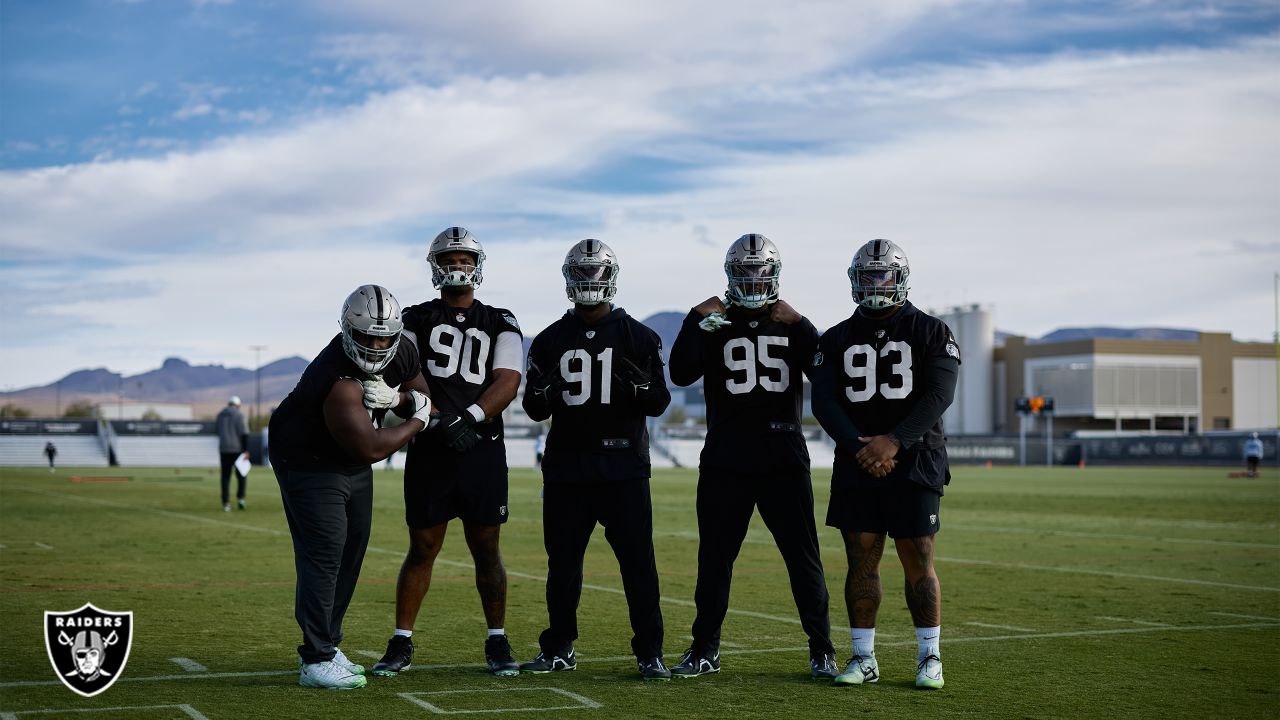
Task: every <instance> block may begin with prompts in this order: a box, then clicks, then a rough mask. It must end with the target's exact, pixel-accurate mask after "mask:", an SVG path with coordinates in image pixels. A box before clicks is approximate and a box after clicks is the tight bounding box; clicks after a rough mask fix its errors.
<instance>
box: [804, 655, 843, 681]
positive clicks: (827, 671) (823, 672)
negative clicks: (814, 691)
mask: <svg viewBox="0 0 1280 720" xmlns="http://www.w3.org/2000/svg"><path fill="white" fill-rule="evenodd" d="M839 674H840V668H838V667H836V655H835V653H822V654H821V655H814V656H813V657H811V658H809V677H812V678H813V679H814V680H834V679H835V678H836V676H837V675H839Z"/></svg>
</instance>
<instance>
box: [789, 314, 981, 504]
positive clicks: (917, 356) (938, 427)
mask: <svg viewBox="0 0 1280 720" xmlns="http://www.w3.org/2000/svg"><path fill="white" fill-rule="evenodd" d="M934 358H953V359H954V360H956V361H959V360H960V348H959V346H957V345H956V341H955V337H954V336H953V335H952V333H951V329H950V328H948V327H947V324H946V323H944V322H942V321H941V320H939V319H938V318H935V317H933V316H932V315H929V314H927V313H924V312H921V311H920V310H919V309H917V308H916V307H915V306H914V305H912V304H911V303H910V301H908V302H907V303H905V304H904V305H903V306H902V308H901V309H900V310H899V311H898V312H896V313H894V314H893V315H892V316H891V317H889V318H886V319H883V320H879V319H873V318H870V317H867V316H866V315H865V314H863V312H862V310H861V309H859V310H858V311H856V312H854V314H853V315H852V316H851V317H849V318H848V319H847V320H844V321H843V322H841V323H840V324H838V325H836V326H835V327H833V328H831V329H829V330H827V331H826V332H825V333H824V334H823V335H822V338H821V340H820V341H819V343H818V353H817V354H816V355H815V356H814V358H813V362H814V364H815V365H817V364H820V363H834V364H835V367H834V368H833V374H834V376H835V378H836V390H837V392H838V393H839V395H838V398H839V403H840V407H841V409H842V410H843V411H844V412H845V414H847V415H848V417H849V419H850V420H852V421H853V424H854V425H856V426H857V428H858V431H859V432H861V434H862V435H863V436H867V437H870V436H872V435H887V434H889V433H890V432H892V431H893V430H894V428H896V427H897V426H898V424H899V423H901V422H902V420H903V419H904V418H906V417H907V415H908V414H909V413H910V412H911V410H912V409H913V408H914V407H915V405H916V402H918V400H919V399H920V398H921V397H922V395H923V391H924V388H925V387H926V385H927V383H928V382H929V363H930V361H931V360H933V359H934ZM943 440H944V436H943V430H942V418H941V417H939V418H938V421H937V422H936V423H934V425H933V427H931V428H930V429H929V430H928V431H927V432H926V433H925V434H924V437H923V438H921V440H920V442H919V443H917V444H916V445H913V446H912V447H911V448H908V449H903V450H902V451H900V452H899V454H898V457H897V461H898V462H897V467H895V468H894V470H893V472H891V473H890V474H889V475H888V476H886V477H885V478H883V480H882V482H884V483H890V482H892V481H894V480H895V479H899V478H903V477H905V478H908V479H910V480H912V481H914V482H918V483H920V484H922V485H927V486H929V487H937V488H940V487H941V486H942V485H943V484H944V483H945V481H946V478H945V477H943V476H941V475H940V473H942V472H944V471H945V465H946V461H945V451H944V455H943V458H942V460H941V467H937V465H938V463H937V462H936V461H935V460H928V459H927V458H923V459H919V460H920V461H918V457H917V456H922V455H927V454H928V453H929V452H930V451H934V450H938V449H940V448H942V447H943ZM853 453H856V449H854V448H845V447H843V446H839V447H837V449H836V460H835V467H834V469H833V474H834V475H835V476H849V477H855V476H856V478H857V479H858V480H859V481H863V482H867V483H870V484H874V483H875V480H874V479H873V478H871V476H870V475H868V474H866V473H865V472H863V471H862V470H861V468H860V467H859V466H858V462H857V460H855V459H854V455H853ZM925 460H928V461H925Z"/></svg>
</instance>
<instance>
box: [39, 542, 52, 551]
mask: <svg viewBox="0 0 1280 720" xmlns="http://www.w3.org/2000/svg"><path fill="white" fill-rule="evenodd" d="M35 546H36V547H38V548H40V549H41V550H52V549H53V546H52V545H45V544H44V543H42V542H38V543H35Z"/></svg>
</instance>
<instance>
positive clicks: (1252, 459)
mask: <svg viewBox="0 0 1280 720" xmlns="http://www.w3.org/2000/svg"><path fill="white" fill-rule="evenodd" d="M1260 460H1262V441H1261V440H1259V439H1258V433H1256V432H1255V433H1253V435H1251V436H1249V440H1248V441H1246V442H1245V444H1244V462H1245V466H1246V467H1245V474H1246V475H1247V476H1248V477H1258V461H1260ZM49 463H50V464H52V463H53V458H50V459H49Z"/></svg>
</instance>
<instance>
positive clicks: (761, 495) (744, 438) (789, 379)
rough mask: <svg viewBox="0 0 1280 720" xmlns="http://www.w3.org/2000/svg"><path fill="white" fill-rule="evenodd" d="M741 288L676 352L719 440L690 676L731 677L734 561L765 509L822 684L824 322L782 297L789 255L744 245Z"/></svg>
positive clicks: (738, 260)
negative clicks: (811, 406)
mask: <svg viewBox="0 0 1280 720" xmlns="http://www.w3.org/2000/svg"><path fill="white" fill-rule="evenodd" d="M724 269H725V274H726V275H727V277H728V281H729V289H728V292H727V293H725V300H724V301H723V302H721V300H720V298H718V297H713V298H709V299H708V300H706V301H704V302H702V303H701V304H699V305H697V306H696V307H694V308H693V310H692V311H690V312H689V315H688V316H687V317H685V319H684V324H683V325H682V326H681V327H680V334H679V335H678V336H677V337H676V341H675V344H674V345H673V346H672V348H671V381H672V382H673V383H675V384H676V385H682V386H687V385H692V384H693V383H695V382H697V380H698V379H699V378H703V379H704V383H703V394H704V396H705V397H706V402H707V439H706V443H705V444H704V445H703V448H702V458H701V462H700V463H699V467H698V501H697V511H698V585H697V590H696V591H695V593H694V600H695V602H696V605H697V608H698V613H697V618H696V619H695V620H694V623H693V645H692V646H691V647H690V648H689V650H688V651H686V653H685V656H684V658H682V659H681V661H680V662H679V663H678V664H677V665H676V666H675V667H673V668H672V669H671V672H672V675H673V676H674V677H678V678H690V677H696V676H698V675H703V674H706V673H716V672H719V671H720V628H721V625H722V624H723V623H724V618H725V614H726V613H727V612H728V608H729V587H730V583H731V581H732V579H733V561H734V559H735V558H737V556H738V552H739V551H740V550H741V549H742V542H743V540H744V539H745V538H746V534H747V527H748V525H749V524H750V523H751V516H752V514H753V513H754V512H755V510H756V508H759V510H760V517H761V518H762V519H763V520H764V522H765V525H766V526H767V527H768V528H769V532H770V533H771V534H772V535H773V538H774V541H775V542H776V543H777V545H778V550H779V551H780V552H781V553H782V557H783V559H784V561H785V562H786V565H787V573H788V575H789V576H790V580H791V594H792V597H793V598H794V599H795V603H796V609H797V610H798V611H799V614H800V624H801V626H802V627H803V628H804V631H805V634H807V635H808V636H809V656H810V662H811V672H812V673H813V677H814V678H815V679H826V680H830V679H832V678H833V677H834V676H835V675H836V670H835V659H834V657H833V648H832V645H831V622H830V620H829V618H828V613H827V608H828V605H829V602H830V598H829V595H828V593H827V585H826V581H825V579H824V576H823V572H822V557H821V555H820V553H819V551H818V534H817V527H816V526H815V524H814V519H813V487H812V485H811V481H810V477H809V451H808V448H807V446H806V444H805V439H804V435H803V434H802V433H801V426H800V417H801V413H802V409H801V408H802V404H803V389H804V379H803V377H802V373H803V372H805V371H806V370H807V369H808V365H809V361H810V359H811V358H812V357H813V354H814V351H815V350H816V349H817V345H818V331H817V330H816V329H814V327H813V323H811V322H809V320H808V319H806V318H804V317H803V316H801V315H800V314H799V313H797V312H796V311H795V310H794V309H793V308H792V307H791V306H790V305H788V304H787V303H786V302H785V301H783V300H781V299H780V298H779V297H778V284H779V276H780V274H781V271H782V256H781V254H780V253H779V252H778V248H777V247H776V246H775V245H774V243H773V242H772V241H771V240H769V238H767V237H765V236H763V235H758V234H754V233H753V234H748V235H743V236H742V237H740V238H738V239H737V240H736V241H735V242H734V243H733V244H732V245H731V246H730V247H729V251H728V253H727V254H726V256H725V266H724Z"/></svg>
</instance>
